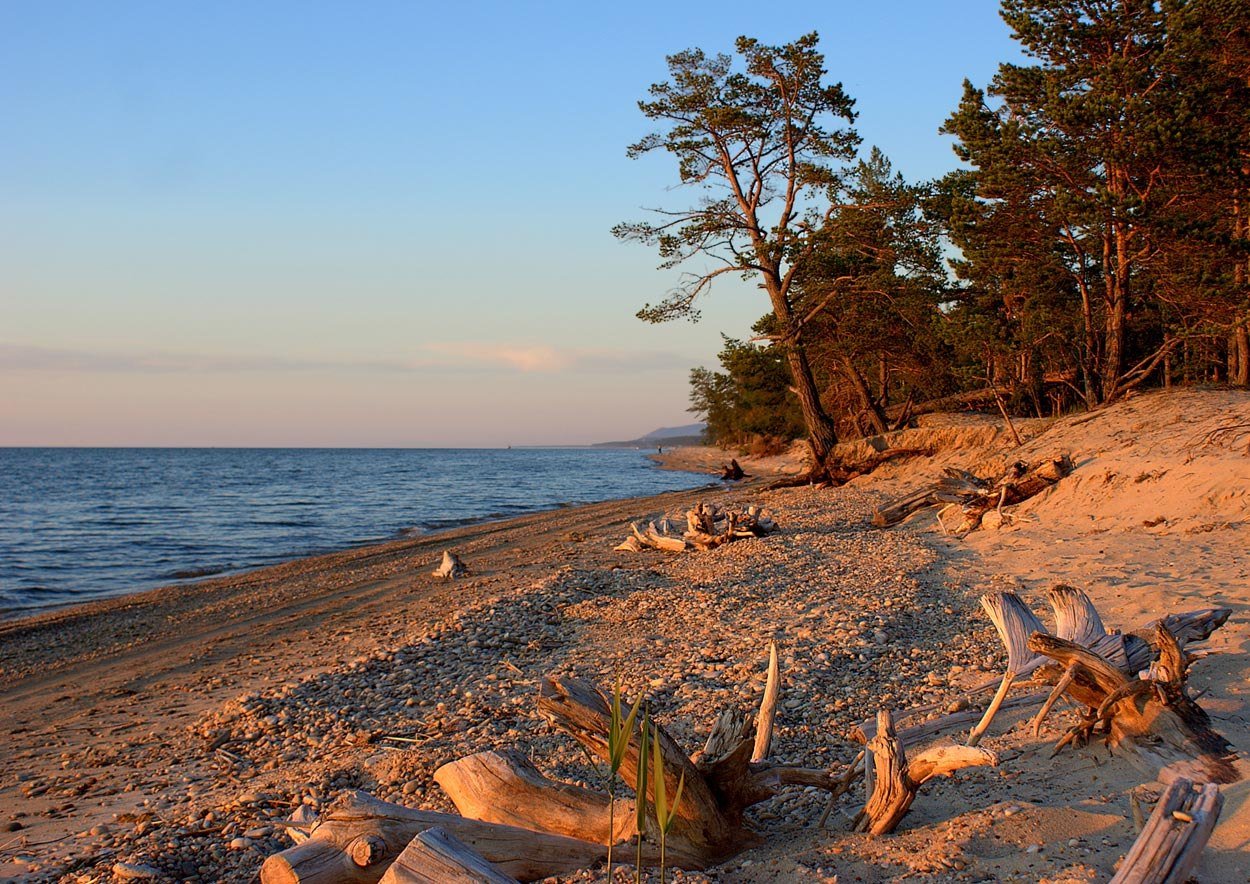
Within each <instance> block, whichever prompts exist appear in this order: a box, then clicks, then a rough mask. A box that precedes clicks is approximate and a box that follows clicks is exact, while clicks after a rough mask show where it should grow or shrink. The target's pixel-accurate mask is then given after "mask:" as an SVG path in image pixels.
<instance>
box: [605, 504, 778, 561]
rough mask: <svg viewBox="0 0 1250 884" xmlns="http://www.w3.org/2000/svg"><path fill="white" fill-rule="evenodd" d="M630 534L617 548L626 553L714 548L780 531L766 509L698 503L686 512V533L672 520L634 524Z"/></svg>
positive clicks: (631, 526)
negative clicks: (677, 530) (736, 507)
mask: <svg viewBox="0 0 1250 884" xmlns="http://www.w3.org/2000/svg"><path fill="white" fill-rule="evenodd" d="M629 527H630V536H629V537H627V538H625V540H624V542H622V543H621V544H620V545H618V546H617V547H616V549H618V550H622V551H626V552H640V551H641V550H644V549H659V550H664V551H666V552H684V551H686V550H687V549H692V548H693V549H703V550H707V549H713V548H715V547H717V546H720V545H721V544H725V543H730V542H732V541H734V540H739V539H741V538H746V537H763V536H765V535H766V534H771V533H772V532H774V531H776V530H777V523H776V522H774V521H773V520H772V518H771V517H770V516H769V515H768V513H767V512H765V511H764V510H763V509H761V508H760V507H757V506H748V507H746V508H744V509H739V510H733V509H722V508H721V507H718V506H716V505H715V504H708V503H698V504H695V505H694V507H692V508H691V509H690V510H688V511H687V512H686V527H685V533H684V534H681V535H678V534H677V533H676V528H675V526H674V524H673V523H672V522H670V521H669V520H668V519H661V520H660V521H659V522H658V523H657V522H651V523H650V524H649V525H647V528H646V530H645V531H644V530H643V529H642V528H640V527H639V526H638V523H636V522H635V523H633V524H631V525H630V526H629Z"/></svg>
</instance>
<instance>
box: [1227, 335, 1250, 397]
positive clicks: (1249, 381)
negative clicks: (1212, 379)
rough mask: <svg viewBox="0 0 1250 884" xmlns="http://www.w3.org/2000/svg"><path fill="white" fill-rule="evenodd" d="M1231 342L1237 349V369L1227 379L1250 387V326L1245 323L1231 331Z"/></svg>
mask: <svg viewBox="0 0 1250 884" xmlns="http://www.w3.org/2000/svg"><path fill="white" fill-rule="evenodd" d="M1233 342H1234V344H1235V349H1236V351H1237V371H1236V373H1234V374H1232V375H1231V376H1230V377H1229V380H1230V381H1231V382H1232V383H1234V384H1236V385H1237V386H1239V387H1250V327H1247V325H1246V323H1244V322H1243V323H1242V324H1241V325H1239V326H1237V328H1236V329H1235V330H1234V331H1233Z"/></svg>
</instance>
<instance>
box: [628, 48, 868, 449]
mask: <svg viewBox="0 0 1250 884" xmlns="http://www.w3.org/2000/svg"><path fill="white" fill-rule="evenodd" d="M818 42H819V38H818V37H817V35H816V34H815V33H811V34H808V35H806V36H803V37H800V38H799V39H798V40H796V41H795V42H793V43H789V44H786V45H785V46H764V45H761V44H760V43H759V42H757V41H756V40H753V39H750V38H747V37H740V38H738V41H737V46H736V49H737V55H738V62H737V63H735V59H734V58H733V57H731V56H728V55H723V54H722V55H716V56H708V55H706V54H705V53H704V52H703V51H702V50H699V49H690V50H687V51H685V52H679V53H677V54H676V55H672V56H669V58H668V68H669V74H670V79H669V80H668V81H667V82H664V83H657V84H655V85H653V86H652V87H651V90H650V99H649V100H646V101H641V102H639V107H640V108H641V110H642V112H643V114H644V115H645V116H646V117H647V119H649V120H654V121H656V122H657V123H658V124H659V127H660V128H659V129H657V131H655V132H652V133H651V134H650V135H648V136H646V137H645V138H643V139H642V140H641V141H639V142H638V143H637V144H634V145H631V146H630V148H629V156H630V157H639V156H642V155H643V154H647V153H651V152H652V151H657V150H664V151H668V152H669V153H671V154H673V155H674V156H675V157H676V158H677V162H678V168H679V174H680V177H681V183H682V185H684V186H687V187H691V188H695V189H697V190H699V192H700V196H699V199H698V200H697V201H695V205H694V206H692V207H691V208H688V209H680V210H663V209H661V210H657V214H658V215H659V216H660V219H659V220H658V221H656V222H654V223H652V222H636V223H626V224H620V225H618V226H617V227H616V228H614V230H613V233H614V234H615V235H616V236H617V237H619V238H621V239H624V240H629V241H638V242H643V243H647V244H649V245H654V246H656V247H657V248H658V250H659V253H660V257H661V258H662V259H663V263H662V264H661V267H665V268H671V267H676V266H678V265H680V264H682V263H684V262H686V261H688V260H689V259H692V258H696V257H702V258H703V259H705V260H710V261H712V262H713V266H712V267H711V269H710V270H707V271H706V272H695V273H690V274H687V275H685V276H684V277H683V279H682V282H681V284H680V285H679V286H678V287H677V288H676V289H675V290H674V291H673V292H672V293H671V294H670V295H669V296H668V297H667V298H665V299H664V300H663V301H661V302H660V303H659V304H657V305H654V306H653V305H650V304H649V305H647V306H646V307H644V308H643V309H642V310H640V311H639V313H638V316H639V318H641V319H644V320H647V321H649V322H663V321H666V320H670V319H676V318H682V317H684V318H689V319H697V318H698V311H697V310H696V309H695V302H696V301H697V299H698V298H699V296H700V295H703V294H705V293H706V292H707V291H708V289H709V288H710V286H711V284H712V282H713V280H715V279H716V278H717V277H719V276H723V275H725V274H738V275H740V276H742V277H743V278H746V279H751V280H755V281H756V282H758V283H759V284H760V286H761V288H763V289H764V291H765V292H766V293H767V294H768V299H769V303H770V305H771V308H772V312H773V315H774V316H775V318H776V320H777V324H778V327H779V329H778V330H779V332H780V337H781V338H782V340H783V341H784V347H785V356H786V363H787V366H788V368H789V370H790V375H791V379H792V382H793V387H794V392H795V394H796V395H797V396H798V399H799V405H800V407H801V409H802V413H803V420H804V423H805V425H806V427H807V431H808V435H809V438H810V443H811V447H812V454H813V455H814V457H815V463H816V466H815V472H816V473H823V471H824V464H825V461H826V459H827V458H828V455H829V452H830V451H831V450H832V448H833V446H834V445H835V444H836V443H837V435H836V433H835V430H834V424H833V421H832V420H831V419H830V417H829V415H828V414H827V413H826V412H825V409H824V407H823V406H822V404H821V401H820V394H819V391H818V389H817V387H816V380H815V378H814V377H813V375H812V368H811V364H810V362H809V359H808V353H807V350H806V348H805V344H806V339H805V336H804V333H803V328H804V325H805V324H806V323H807V322H808V321H809V317H808V316H806V315H805V314H804V313H803V311H802V310H801V309H800V308H799V307H798V306H797V304H796V299H797V295H798V292H797V291H796V290H795V279H796V277H797V276H799V275H800V273H801V271H802V268H803V267H804V265H805V264H806V263H807V262H809V261H810V260H812V257H813V255H814V253H815V251H816V249H817V241H818V232H819V231H820V229H821V228H822V227H823V226H824V224H825V223H826V222H827V221H828V219H829V218H830V217H832V215H833V214H834V213H835V212H836V211H837V206H836V205H835V195H836V194H837V192H838V191H839V185H840V184H841V177H842V174H843V171H844V168H845V164H846V163H847V162H848V161H850V160H851V159H853V157H854V155H855V149H856V146H857V145H858V143H859V136H858V135H857V134H856V133H855V131H854V130H853V129H852V128H850V125H849V124H850V123H852V122H853V121H854V118H855V113H854V110H853V107H854V101H853V100H852V99H851V98H849V97H848V96H847V95H846V93H845V92H843V90H842V86H841V85H840V84H832V85H827V84H825V83H824V82H823V80H824V77H825V73H826V71H825V66H824V65H825V59H824V55H823V54H822V53H821V52H820V51H819V50H818V48H817V44H818Z"/></svg>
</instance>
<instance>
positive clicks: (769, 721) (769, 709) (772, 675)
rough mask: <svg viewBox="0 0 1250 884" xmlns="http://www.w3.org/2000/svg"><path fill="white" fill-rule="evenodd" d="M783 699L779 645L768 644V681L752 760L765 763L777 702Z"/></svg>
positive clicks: (770, 741)
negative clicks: (778, 660) (778, 656)
mask: <svg viewBox="0 0 1250 884" xmlns="http://www.w3.org/2000/svg"><path fill="white" fill-rule="evenodd" d="M780 697H781V669H780V667H779V665H778V663H777V643H776V642H769V644H768V681H767V682H766V683H765V685H764V699H763V700H761V701H760V714H759V715H758V716H757V717H756V719H755V747H754V750H753V751H752V752H751V760H752V761H755V762H759V761H763V760H764V759H765V758H767V757H768V751H769V749H770V748H771V746H772V742H773V722H774V721H775V720H776V718H777V700H778V699H779V698H780Z"/></svg>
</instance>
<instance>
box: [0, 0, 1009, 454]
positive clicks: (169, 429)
mask: <svg viewBox="0 0 1250 884" xmlns="http://www.w3.org/2000/svg"><path fill="white" fill-rule="evenodd" d="M890 11H891V14H890V15H889V16H883V15H881V7H868V6H865V5H862V4H846V3H836V4H829V5H827V6H824V7H820V8H812V9H806V10H799V9H784V10H774V11H770V12H769V13H768V14H767V15H763V14H761V13H760V12H759V8H758V6H756V5H754V4H751V5H748V4H716V5H712V4H706V3H696V4H686V5H684V6H680V7H672V6H670V5H667V4H666V5H661V4H657V3H645V4H642V5H637V4H635V5H631V6H630V7H628V8H610V9H588V8H585V7H583V6H582V5H578V4H571V3H560V4H551V5H544V6H543V7H542V8H540V9H526V8H521V7H518V6H513V5H510V4H501V3H500V4H492V3H483V4H477V5H474V6H469V7H459V8H457V9H451V8H447V7H444V6H436V5H432V4H430V5H426V4H401V3H381V4H371V5H369V6H367V7H360V6H357V5H348V4H336V3H321V4H312V5H308V4H295V3H274V4H267V5H266V6H264V7H263V8H257V7H252V6H244V5H242V4H220V5H214V6H207V7H199V8H190V7H171V6H168V5H163V4H157V3H121V4H116V5H94V4H89V3H80V4H68V5H56V6H46V5H43V4H34V3H26V4H9V5H7V6H6V7H5V8H4V10H3V11H2V12H0V50H2V54H3V58H4V61H3V62H2V64H3V66H4V70H5V73H6V74H7V76H6V77H4V78H2V81H0V107H3V109H4V110H5V116H6V122H7V125H6V138H5V139H4V140H3V142H0V237H2V239H3V242H4V243H5V244H6V254H5V256H4V261H3V262H2V263H0V400H3V401H4V402H5V403H6V405H5V419H4V420H3V421H0V445H5V446H47V445H52V446H87V447H101V446H103V447H311V448H316V447H367V448H376V447H383V448H385V447H404V448H407V447H416V448H424V447H438V448H442V447H504V446H507V445H534V444H584V443H590V442H599V441H608V440H614V439H629V438H633V437H635V436H637V435H639V434H641V433H644V432H647V431H648V429H650V428H655V427H661V426H672V425H680V424H685V423H690V422H691V420H692V417H691V416H690V415H689V414H687V412H686V407H687V399H688V385H687V376H688V372H689V370H690V369H691V368H692V367H694V366H697V365H706V366H713V365H714V364H715V354H716V353H717V351H718V350H719V349H720V334H721V332H725V333H727V334H730V335H733V336H745V335H746V334H748V332H749V326H750V324H751V323H752V322H753V321H754V320H755V319H757V318H758V317H759V316H760V315H762V314H763V313H764V312H765V309H766V304H765V301H764V299H763V298H762V296H760V294H759V293H758V292H756V291H755V290H754V288H753V287H752V286H751V285H749V284H747V283H742V282H738V281H727V282H726V283H725V284H723V285H719V286H718V288H717V289H716V291H714V292H713V294H712V296H711V297H710V298H708V299H707V300H706V301H705V302H704V304H703V321H702V322H701V323H699V324H697V325H690V324H686V323H680V324H670V325H663V326H653V325H647V324H644V323H642V322H640V321H639V320H637V319H636V318H634V312H635V311H636V310H637V309H638V308H639V307H641V306H642V305H643V304H644V303H645V302H648V301H651V302H654V301H656V300H658V299H659V298H660V297H662V295H663V294H664V293H665V292H666V291H667V290H668V289H670V288H671V287H672V286H673V284H674V283H675V281H676V279H677V271H658V270H656V269H655V265H656V263H657V260H656V256H655V254H654V253H653V252H651V251H649V250H647V249H645V248H642V247H638V246H630V245H625V244H621V243H618V242H617V241H615V240H614V239H613V238H612V237H611V235H610V233H609V229H610V227H611V226H612V225H613V224H614V223H616V222H618V221H622V220H626V219H634V218H640V217H643V216H644V212H643V210H642V208H641V207H643V206H648V207H650V206H660V205H670V206H671V205H679V204H681V202H682V201H685V200H688V199H690V195H689V194H685V193H682V192H680V191H674V190H673V189H672V185H673V184H674V182H675V181H676V170H675V168H674V166H673V164H672V162H671V161H670V160H669V159H668V158H664V157H649V158H647V159H645V160H642V161H630V160H628V159H626V157H625V146H626V145H627V144H629V143H630V142H632V141H634V140H637V138H638V137H640V136H641V135H642V134H644V133H645V132H646V131H648V127H647V125H646V121H645V120H644V119H643V118H642V115H641V114H640V113H639V112H638V110H637V107H636V101H637V100H638V99H639V98H642V97H643V96H644V94H645V92H646V89H647V86H648V85H649V84H651V83H652V82H655V81H657V80H662V79H664V77H665V64H664V58H665V55H667V54H670V53H673V52H676V51H679V50H681V49H685V48H688V47H691V46H699V47H702V48H705V49H707V50H709V51H730V50H731V48H732V45H733V40H734V38H735V37H737V36H738V35H739V34H748V35H751V36H755V37H759V38H761V39H762V40H764V41H767V42H778V43H779V42H785V41H788V40H791V39H793V38H795V37H797V36H799V35H800V34H802V33H805V32H807V31H811V30H817V31H819V32H820V33H821V37H822V49H823V51H824V52H825V54H826V58H827V65H828V68H829V76H830V79H831V80H833V81H842V82H843V83H844V85H845V87H846V89H847V91H848V92H849V93H850V94H851V95H852V96H853V97H854V98H856V99H857V102H858V104H857V109H858V111H859V113H860V119H859V121H858V123H857V128H858V129H859V131H860V133H861V135H862V137H863V140H864V149H865V151H866V150H867V149H868V148H869V147H871V146H873V145H877V146H880V147H881V148H882V149H883V150H884V151H885V152H886V154H887V155H889V156H890V158H891V159H892V160H893V161H894V163H895V165H896V167H897V168H898V169H899V170H900V171H902V172H903V173H904V174H905V175H907V176H908V177H909V178H912V179H919V178H927V177H932V176H935V175H938V174H941V173H942V172H943V171H945V170H947V169H950V168H952V167H953V165H954V163H955V160H954V157H953V155H952V153H951V151H950V144H949V139H947V138H944V137H942V136H940V135H938V133H937V128H938V126H939V125H940V124H941V122H942V120H943V119H944V117H945V116H946V115H947V114H948V113H949V112H950V111H951V110H952V109H953V108H954V107H955V104H956V102H957V100H958V98H959V95H960V90H961V82H962V80H963V78H964V77H969V78H971V79H973V80H974V82H978V83H982V84H983V83H984V82H986V81H987V80H988V79H989V77H990V76H991V75H992V73H993V71H994V70H995V68H996V66H997V64H998V62H999V61H1001V60H1005V59H1010V58H1014V57H1017V51H1016V49H1015V47H1014V44H1013V43H1012V42H1011V41H1010V39H1009V35H1008V31H1007V28H1006V26H1005V25H1004V24H1003V23H1002V22H1001V20H1000V19H999V18H998V15H997V4H996V3H994V2H990V0H985V2H975V3H969V4H963V9H962V12H961V13H960V14H959V15H953V14H952V13H951V11H950V9H949V8H943V7H941V6H939V5H932V4H927V3H921V2H904V3H896V4H894V5H893V6H892V7H891V10H890Z"/></svg>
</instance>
